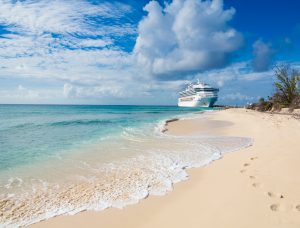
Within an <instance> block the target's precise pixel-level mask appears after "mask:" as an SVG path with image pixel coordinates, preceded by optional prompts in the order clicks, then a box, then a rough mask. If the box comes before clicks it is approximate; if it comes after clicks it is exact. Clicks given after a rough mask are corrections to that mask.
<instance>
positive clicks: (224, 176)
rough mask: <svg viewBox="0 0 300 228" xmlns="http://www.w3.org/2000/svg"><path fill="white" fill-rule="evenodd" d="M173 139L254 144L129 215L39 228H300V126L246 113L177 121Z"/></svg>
mask: <svg viewBox="0 0 300 228" xmlns="http://www.w3.org/2000/svg"><path fill="white" fill-rule="evenodd" d="M166 130H167V131H166V133H167V134H176V135H182V134H211V135H225V136H243V137H250V138H253V140H254V144H253V146H251V147H248V148H246V149H242V150H240V151H237V152H233V153H229V154H226V155H225V156H224V158H222V159H220V160H217V161H215V162H213V163H211V164H210V165H208V166H206V167H202V168H197V169H191V170H189V171H188V173H189V176H190V177H189V179H188V180H187V181H183V182H180V183H178V184H175V185H174V190H173V191H171V192H169V193H168V194H167V195H166V196H162V197H158V196H150V197H148V198H147V199H145V200H142V201H141V202H140V203H138V204H135V205H130V206H127V207H126V208H124V209H115V208H111V209H107V210H104V211H101V212H81V213H79V214H77V215H74V216H59V217H56V218H52V219H49V220H47V221H42V222H40V223H37V224H34V225H32V226H31V227H212V228H214V227H223V228H225V227H228V228H233V227H239V228H247V227H249V228H250V227H251V228H253V227H264V228H266V227H272V228H276V227H282V228H283V227H284V228H286V227H288V228H293V227H295V228H296V227H300V194H299V193H300V178H299V174H300V165H299V164H300V121H299V120H296V119H295V118H293V117H292V116H286V115H272V114H269V113H260V112H256V111H250V110H245V109H229V110H224V111H218V112H214V113H210V114H208V115H207V117H205V118H203V117H202V116H201V115H199V118H196V119H187V120H179V121H173V122H169V123H168V125H167V128H166Z"/></svg>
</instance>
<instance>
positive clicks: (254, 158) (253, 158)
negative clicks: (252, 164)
mask: <svg viewBox="0 0 300 228" xmlns="http://www.w3.org/2000/svg"><path fill="white" fill-rule="evenodd" d="M256 159H258V157H252V158H250V160H252V161H253V160H256Z"/></svg>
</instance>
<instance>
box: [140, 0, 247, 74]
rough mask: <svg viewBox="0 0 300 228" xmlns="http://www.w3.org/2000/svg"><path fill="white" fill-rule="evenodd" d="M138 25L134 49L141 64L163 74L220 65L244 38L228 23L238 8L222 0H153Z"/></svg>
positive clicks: (194, 70)
mask: <svg viewBox="0 0 300 228" xmlns="http://www.w3.org/2000/svg"><path fill="white" fill-rule="evenodd" d="M144 10H145V11H146V12H147V13H148V15H147V16H145V17H144V18H143V19H142V20H141V22H140V23H139V26H138V38H137V40H136V44H135V48H134V53H135V55H136V58H137V61H138V63H139V64H140V66H141V67H142V68H144V69H147V70H148V72H149V73H150V74H154V75H158V76H160V78H172V77H182V76H183V75H186V74H190V73H192V72H197V71H204V70H209V69H213V68H219V67H222V66H224V65H226V63H228V61H229V59H230V54H231V53H232V52H233V51H235V50H237V49H238V48H239V47H240V46H241V45H242V42H243V39H242V35H241V34H240V33H239V32H237V31H236V30H235V29H234V28H231V27H230V26H229V25H228V22H229V21H230V20H231V19H232V17H233V15H234V13H235V10H234V9H233V8H230V9H226V10H225V9H223V1H222V0H212V1H197V0H186V1H184V0H174V1H172V2H171V3H170V4H166V5H165V7H164V8H163V7H162V6H161V5H160V4H159V3H158V2H156V1H151V2H149V3H148V4H147V5H146V6H145V7H144Z"/></svg>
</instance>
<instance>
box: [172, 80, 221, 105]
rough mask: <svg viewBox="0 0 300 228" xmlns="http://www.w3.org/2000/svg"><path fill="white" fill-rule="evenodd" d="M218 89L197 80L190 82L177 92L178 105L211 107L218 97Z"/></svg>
mask: <svg viewBox="0 0 300 228" xmlns="http://www.w3.org/2000/svg"><path fill="white" fill-rule="evenodd" d="M218 92H219V89H217V88H213V87H211V86H210V85H208V84H205V83H202V82H200V81H199V80H198V81H197V83H191V84H189V85H188V87H187V88H186V89H185V90H184V91H182V92H180V93H179V98H178V106H180V107H212V106H213V105H214V103H215V102H216V101H217V99H218Z"/></svg>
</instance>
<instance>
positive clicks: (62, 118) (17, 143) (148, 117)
mask: <svg viewBox="0 0 300 228" xmlns="http://www.w3.org/2000/svg"><path fill="white" fill-rule="evenodd" d="M197 110H199V109H197ZM192 111H195V109H182V108H177V107H168V106H63V105H0V170H5V169H9V168H13V167H16V166H19V165H24V164H28V163H33V162H37V161H39V160H42V159H48V158H49V157H55V156H57V155H58V154H61V153H66V152H69V151H70V149H72V148H73V147H76V146H78V145H80V144H83V143H89V142H92V141H93V140H99V139H101V137H107V136H109V135H120V134H121V133H122V131H123V130H124V129H125V128H127V127H138V126H141V125H145V124H149V123H155V122H157V121H159V120H162V119H166V118H168V117H171V116H175V115H182V114H184V113H190V112H192Z"/></svg>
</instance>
